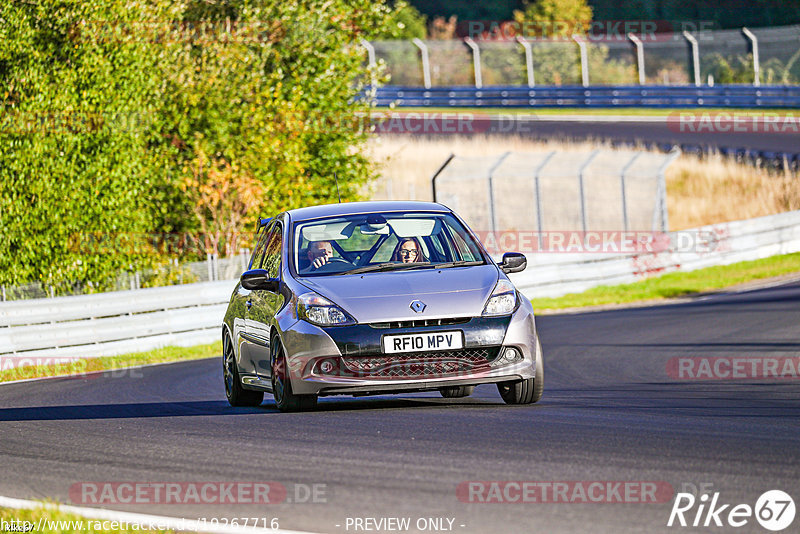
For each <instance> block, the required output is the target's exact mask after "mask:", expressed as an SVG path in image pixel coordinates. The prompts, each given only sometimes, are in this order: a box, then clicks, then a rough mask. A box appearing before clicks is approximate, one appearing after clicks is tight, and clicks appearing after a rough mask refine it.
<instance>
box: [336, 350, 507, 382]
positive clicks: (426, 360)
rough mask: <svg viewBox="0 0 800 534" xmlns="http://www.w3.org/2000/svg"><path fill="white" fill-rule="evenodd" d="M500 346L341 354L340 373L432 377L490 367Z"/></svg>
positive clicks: (380, 376) (387, 376) (347, 374)
mask: <svg viewBox="0 0 800 534" xmlns="http://www.w3.org/2000/svg"><path fill="white" fill-rule="evenodd" d="M499 351H500V347H487V348H479V349H462V350H451V351H438V352H417V353H405V354H373V355H368V356H343V357H342V358H341V369H339V370H338V371H339V373H340V376H341V375H345V376H353V377H358V378H434V377H443V376H450V375H459V374H467V373H474V372H475V371H479V370H482V369H487V370H488V369H489V365H490V364H491V362H492V361H494V360H495V359H496V358H497V355H498V352H499Z"/></svg>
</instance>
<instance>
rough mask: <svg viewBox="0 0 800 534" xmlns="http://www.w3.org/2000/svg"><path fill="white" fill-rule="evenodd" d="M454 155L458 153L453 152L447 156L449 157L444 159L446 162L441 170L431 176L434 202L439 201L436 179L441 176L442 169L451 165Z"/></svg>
mask: <svg viewBox="0 0 800 534" xmlns="http://www.w3.org/2000/svg"><path fill="white" fill-rule="evenodd" d="M454 157H456V155H455V154H453V153H451V154H450V155H449V156H447V159H446V160H444V163H442V166H441V167H439V170H437V171H436V172H435V173H433V178H431V188H432V189H433V201H434V202H437V200H436V179H437V178H438V177H439V175H440V174H442V171H443V170H444V168H445V167H447V166H448V165H450V162H451V161H453V158H454Z"/></svg>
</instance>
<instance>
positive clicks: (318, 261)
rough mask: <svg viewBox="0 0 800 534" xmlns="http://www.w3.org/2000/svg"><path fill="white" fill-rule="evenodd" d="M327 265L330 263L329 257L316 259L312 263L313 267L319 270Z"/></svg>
mask: <svg viewBox="0 0 800 534" xmlns="http://www.w3.org/2000/svg"><path fill="white" fill-rule="evenodd" d="M326 263H328V257H327V256H320V257H319V258H316V259H314V261H313V262H312V263H311V266H312V267H313V268H314V269H319V268H320V267H322V266H323V265H325V264H326Z"/></svg>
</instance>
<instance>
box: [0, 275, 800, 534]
mask: <svg viewBox="0 0 800 534" xmlns="http://www.w3.org/2000/svg"><path fill="white" fill-rule="evenodd" d="M539 328H540V332H541V337H542V341H543V346H544V351H545V357H546V364H547V368H546V376H547V381H546V389H545V396H544V398H543V399H542V401H541V402H540V403H539V404H537V405H533V406H523V407H513V406H506V405H504V404H503V403H502V401H501V399H500V398H499V396H498V394H497V392H496V389H495V388H493V387H490V386H482V387H480V388H478V389H477V391H476V393H475V394H474V396H472V397H470V398H467V399H455V400H449V399H448V400H446V399H442V398H440V397H439V396H438V394H434V393H426V394H422V393H421V394H408V395H402V396H399V397H390V396H386V397H378V398H359V399H353V398H350V397H334V398H328V399H323V400H322V401H321V403H320V409H319V410H318V411H316V412H312V413H302V414H281V413H279V412H277V411H276V410H275V409H274V406H273V404H272V400H271V398H270V397H269V396H267V399H266V400H265V402H264V404H263V405H262V406H261V407H259V408H252V409H251V408H247V409H234V408H231V407H229V406H228V405H227V403H226V402H225V397H224V393H223V388H222V380H221V365H220V362H219V361H218V360H216V359H214V360H201V361H195V362H185V363H178V364H171V365H166V366H158V367H149V368H144V369H141V370H139V371H136V372H132V373H127V374H125V375H124V376H112V375H109V374H106V375H102V376H100V377H97V378H81V379H50V380H46V381H41V382H29V383H20V384H7V385H3V386H0V495H4V496H8V497H18V498H37V499H41V498H55V499H58V500H60V501H61V502H65V503H68V502H71V501H70V499H69V488H70V486H71V485H72V484H75V483H78V482H82V481H137V482H165V481H172V482H174V481H277V482H280V483H282V484H284V485H285V486H287V488H289V490H290V497H291V495H292V494H291V492H292V491H293V488H295V486H294V484H326V491H327V495H326V500H327V502H325V503H316V504H297V503H282V504H273V505H258V506H254V505H246V504H235V505H231V504H225V505H197V504H179V505H175V504H170V505H168V504H153V505H135V506H131V505H105V506H104V507H106V508H112V509H120V510H126V511H135V512H141V513H154V514H158V515H168V516H173V517H186V518H198V517H206V518H210V517H214V516H217V517H222V516H227V517H244V516H248V517H254V516H257V517H270V518H271V517H277V518H279V521H280V527H281V528H287V529H298V530H307V531H313V532H355V530H353V528H350V529H349V530H346V529H345V525H346V518H348V517H351V518H352V517H360V518H364V517H373V518H385V517H409V518H411V521H412V524H413V523H414V522H416V521H417V519H418V518H420V517H423V518H427V517H448V518H454V519H455V521H454V524H453V531H454V532H491V533H506V532H508V533H517V532H670V531H672V532H674V531H676V530H677V531H690V532H705V531H708V530H709V529H703V528H700V529H691V528H688V529H680V528H677V527H673V528H671V529H670V528H667V527H666V522H667V519H668V517H669V513H670V510H671V506H672V505H671V503H670V502H664V503H655V504H654V503H647V504H605V503H604V504H585V503H580V504H578V503H557V504H542V503H526V504H520V503H517V504H496V503H493V504H481V503H465V502H461V501H459V500H458V498H457V496H456V487H457V486H458V484H459V483H461V482H464V481H476V480H478V481H481V480H482V481H490V480H516V481H593V480H597V481H664V482H667V483H669V484H670V485H671V486H672V487H673V488H674V490H675V491H679V490H680V489H682V488H683V487H684V486H683V485H684V484H694V485H696V486H699V485H700V484H712V485H713V491H718V492H720V502H725V503H731V504H739V503H747V504H750V505H751V506H753V505H754V504H755V502H756V499H757V498H758V497H759V496H760V495H761V494H762V493H763V492H764V491H766V490H770V489H782V490H784V491H786V492H788V493H789V494H790V495H792V496H793V497H794V499H795V501H796V502H797V503H798V504H800V501H798V499H800V406H798V402H797V399H798V397H800V380H796V379H781V380H777V379H769V380H716V381H707V380H704V381H688V380H678V379H676V378H674V377H671V376H670V375H669V373H667V371H666V368H667V362H668V361H669V359H670V358H674V357H697V356H700V357H715V356H724V357H763V356H768V357H780V356H792V357H795V358H796V357H797V356H799V355H800V283H797V282H794V283H790V284H787V285H783V286H778V287H773V288H767V289H760V290H756V291H751V292H746V293H731V294H722V295H718V296H712V297H704V298H703V299H702V300H697V301H693V302H689V303H682V304H672V305H664V306H657V307H649V308H639V309H627V310H616V311H604V312H595V313H585V314H576V315H554V316H545V317H541V318H539ZM73 502H74V501H73ZM78 504H81V503H78ZM695 511H696V507H695V508H694V509H693V510H692V513H691V514H687V518H688V519H689V520H690V521H691V519H692V517H693V514H694V512H695ZM798 516H800V514H798ZM723 518H724V514H723ZM336 525H341V526H340V527H337V526H336ZM461 525H464V526H461ZM798 525H800V517H797V518H795V521H794V523H793V524H792V526H791V527H790V528H789V529H787V530H786V531H785V532H797V529H798ZM712 530H713V531H715V532H767V531H766V530H764V529H762V528H761V527H760V526H759V525H758V524H756V522H755V520H754V519H753V518H750V520H749V522H748V523H747V525H746V526H744V527H742V528H739V529H733V528H730V527H726V528H722V529H720V528H716V529H712ZM384 531H385V530H384ZM361 532H363V530H361Z"/></svg>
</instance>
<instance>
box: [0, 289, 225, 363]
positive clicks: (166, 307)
mask: <svg viewBox="0 0 800 534" xmlns="http://www.w3.org/2000/svg"><path fill="white" fill-rule="evenodd" d="M234 284H235V282H232V281H230V280H226V281H220V282H202V283H197V284H185V285H180V286H169V287H157V288H147V289H136V290H130V291H115V292H109V293H99V294H94V295H78V296H71V297H56V298H49V299H32V300H25V301H12V302H4V303H0V360H2V359H6V358H9V357H13V358H16V359H20V358H22V359H29V360H30V363H36V362H35V361H34V359H41V358H53V357H92V356H100V355H103V356H109V355H114V354H123V353H128V352H136V351H144V350H150V349H154V348H158V347H163V346H165V345H182V344H184V345H185V344H189V345H196V344H200V343H210V342H212V341H214V340H216V339H219V335H220V325H221V324H222V317H223V315H224V313H225V308H226V306H227V303H228V301H229V299H230V295H231V291H232V289H233V286H234Z"/></svg>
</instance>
